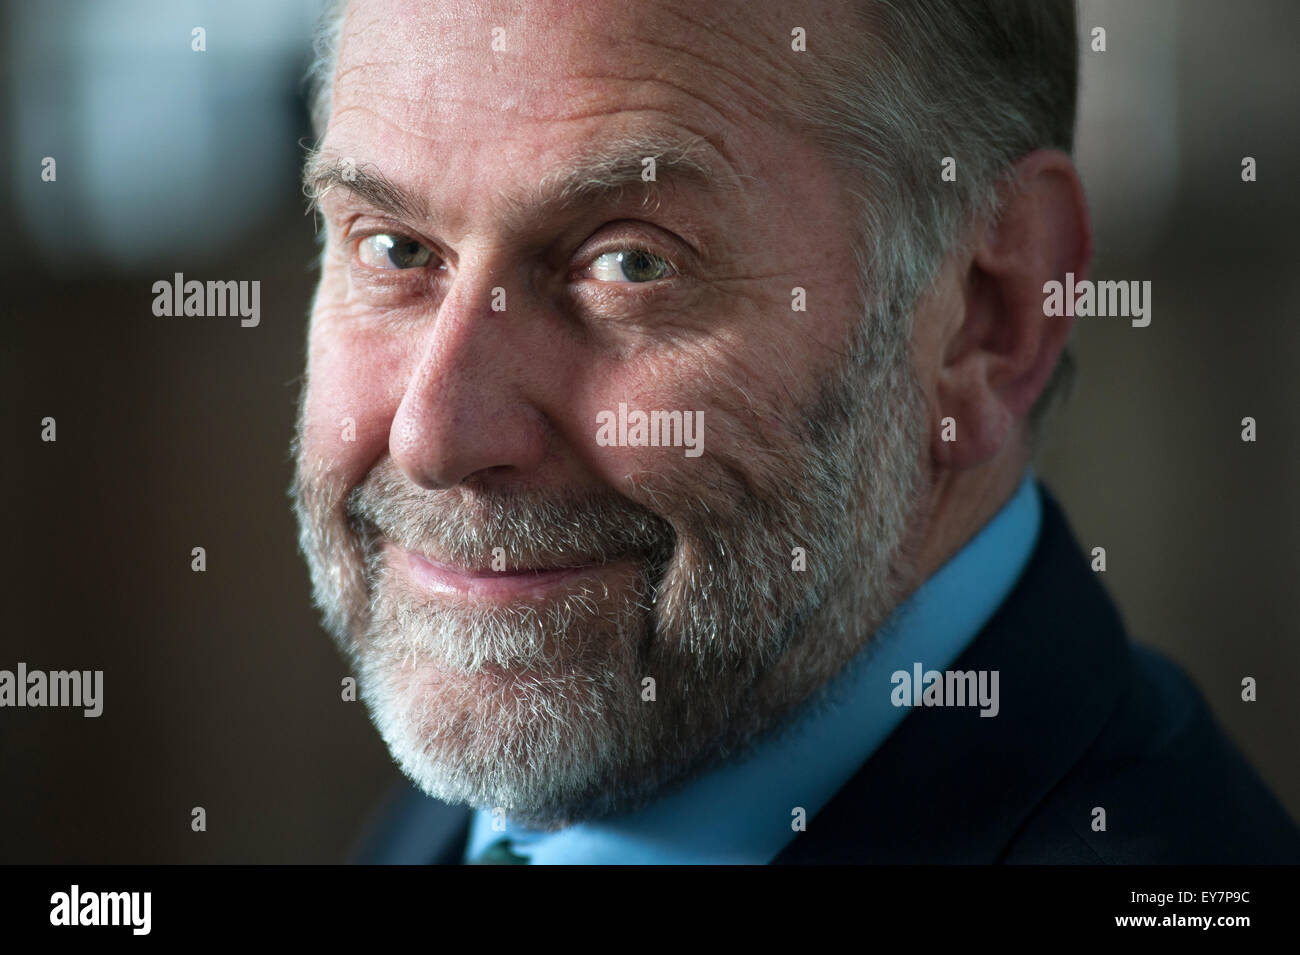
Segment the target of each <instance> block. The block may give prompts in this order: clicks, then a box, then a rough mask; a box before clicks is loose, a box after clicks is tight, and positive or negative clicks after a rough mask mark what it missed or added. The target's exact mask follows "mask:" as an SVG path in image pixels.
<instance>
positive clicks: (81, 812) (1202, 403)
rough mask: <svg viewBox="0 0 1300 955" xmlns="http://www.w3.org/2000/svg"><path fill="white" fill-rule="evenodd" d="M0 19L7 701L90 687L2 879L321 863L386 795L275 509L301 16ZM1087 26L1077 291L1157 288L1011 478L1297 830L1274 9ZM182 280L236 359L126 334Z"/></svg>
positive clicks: (200, 332) (294, 230)
mask: <svg viewBox="0 0 1300 955" xmlns="http://www.w3.org/2000/svg"><path fill="white" fill-rule="evenodd" d="M2 9H3V15H2V16H0V30H2V31H3V35H2V36H0V49H2V50H3V56H4V59H3V69H4V86H3V93H4V96H3V100H0V216H2V217H3V221H4V224H5V225H4V228H0V275H2V276H3V281H4V289H5V294H4V304H3V309H4V321H3V336H4V348H3V357H2V358H0V376H2V380H3V382H4V394H5V400H4V402H3V409H2V410H0V415H2V416H3V426H4V429H5V430H4V434H5V438H6V443H5V447H6V449H7V450H6V466H5V467H4V468H3V473H4V481H5V485H4V488H3V491H4V500H5V506H4V520H5V536H6V538H7V539H8V540H9V546H8V548H7V551H6V555H5V558H6V563H5V567H4V569H3V580H4V582H5V583H4V586H5V588H6V594H5V606H6V607H7V610H6V611H5V613H6V614H7V619H6V621H5V625H4V627H3V628H2V629H0V668H5V669H10V670H12V669H14V668H15V667H16V665H17V663H18V661H23V662H26V663H27V664H28V666H29V667H32V668H40V669H46V670H54V669H74V668H75V669H92V670H93V669H102V670H104V671H105V675H104V682H105V686H104V701H105V702H104V715H103V716H101V717H100V718H98V719H86V718H83V717H82V716H81V713H80V711H79V710H68V709H44V710H42V709H12V708H6V709H4V710H0V783H2V785H0V832H3V833H4V837H3V839H0V862H179V861H193V862H331V861H339V860H341V859H342V858H343V857H344V855H345V853H346V851H347V850H348V848H349V846H350V844H351V841H352V839H353V838H354V836H355V834H356V831H357V829H358V826H359V825H360V823H361V821H362V819H363V818H364V816H365V814H366V812H367V810H368V809H369V808H370V807H372V806H373V804H374V803H375V801H376V800H377V799H378V798H379V797H380V795H381V794H382V793H383V792H384V791H385V790H386V789H387V788H388V786H389V785H391V784H392V783H393V782H394V781H395V780H397V779H398V773H397V770H396V769H395V768H394V767H393V765H392V762H391V760H390V759H389V756H388V753H387V750H386V749H385V747H384V746H383V743H382V742H381V740H380V739H379V737H378V735H377V734H376V733H375V732H374V730H373V729H372V728H371V726H370V723H369V721H368V720H367V718H366V714H365V711H364V709H363V706H362V704H360V703H345V702H342V701H341V699H340V680H341V679H342V678H343V677H344V676H346V675H347V671H346V668H345V666H344V663H343V661H342V660H341V659H340V658H339V657H338V656H337V655H336V653H335V651H334V649H333V646H332V644H331V643H330V642H329V640H328V638H327V637H326V636H325V635H324V633H323V632H322V631H321V629H320V628H319V626H318V623H317V619H316V616H315V613H314V611H313V610H312V608H311V604H310V590H309V585H308V581H307V573H306V569H305V567H304V565H303V563H302V561H301V559H300V558H299V557H298V555H297V552H296V537H295V535H296V531H295V527H294V523H293V519H292V517H291V514H290V511H289V507H288V498H287V494H286V492H287V488H288V486H289V482H290V477H291V472H292V469H291V464H290V459H289V452H288V445H289V440H290V437H291V435H292V431H293V420H294V408H295V401H296V398H297V388H298V379H299V376H300V374H301V372H302V365H303V352H304V334H305V330H306V314H307V309H308V306H309V303H310V296H311V293H312V288H313V281H314V274H313V269H312V262H313V257H314V254H315V244H314V240H313V224H312V220H311V219H310V218H309V217H307V216H306V215H304V205H303V201H302V198H301V194H300V191H299V187H298V182H297V170H298V164H299V162H300V160H301V157H302V147H301V143H300V141H302V140H305V139H306V138H307V137H309V135H310V133H309V129H308V123H307V119H306V113H305V108H304V104H303V96H302V90H301V84H300V80H301V77H302V75H303V72H304V70H305V68H306V65H307V63H308V61H309V58H310V34H311V28H312V25H313V23H314V20H315V17H316V13H317V9H318V5H317V2H316V0H274V2H266V0H225V2H222V3H197V2H188V0H170V2H164V0H153V2H147V0H114V2H111V3H108V2H106V3H80V2H75V3H74V2H64V0H50V2H42V3H10V4H8V5H6V6H4V7H3V8H2ZM1094 26H1103V27H1105V28H1106V31H1107V49H1106V52H1105V53H1094V52H1092V51H1091V50H1090V49H1089V42H1088V40H1089V32H1090V30H1091V28H1092V27H1094ZM195 27H203V28H204V30H205V31H206V36H205V41H206V50H205V51H203V52H195V51H194V50H192V48H191V46H192V40H193V35H192V30H193V29H194V28H195ZM1080 28H1081V29H1080V33H1081V36H1080V42H1081V49H1082V50H1083V52H1082V54H1081V57H1082V76H1083V88H1082V100H1081V121H1080V127H1079V138H1078V141H1079V149H1078V160H1079V164H1080V168H1081V169H1082V172H1083V175H1084V180H1085V184H1086V186H1087V188H1088V192H1089V198H1090V200H1091V203H1092V208H1093V213H1094V216H1095V222H1096V226H1097V238H1098V256H1097V260H1096V264H1095V268H1094V270H1093V277H1094V278H1112V279H1124V280H1130V279H1138V280H1147V279H1149V280H1150V281H1151V282H1152V283H1153V290H1152V304H1153V311H1152V315H1153V318H1152V322H1151V324H1150V326H1149V327H1147V328H1133V327H1131V326H1130V324H1129V322H1128V321H1127V320H1122V319H1091V320H1089V319H1080V320H1079V321H1078V323H1077V325H1078V330H1077V331H1076V334H1075V338H1074V348H1075V351H1076V353H1077V355H1078V358H1079V370H1080V373H1079V376H1078V379H1077V384H1076V387H1075V389H1074V394H1073V396H1072V398H1071V399H1070V402H1069V403H1068V404H1067V405H1066V406H1065V407H1064V408H1063V409H1062V410H1061V411H1060V412H1058V413H1057V414H1056V415H1055V417H1054V418H1053V419H1052V423H1051V426H1050V428H1049V433H1048V436H1047V438H1046V440H1045V443H1044V446H1043V449H1042V453H1041V454H1040V458H1039V463H1038V471H1039V473H1040V475H1041V476H1042V477H1043V478H1044V479H1045V480H1046V482H1047V483H1048V484H1049V486H1051V487H1052V488H1053V489H1054V490H1055V491H1056V493H1057V495H1058V497H1059V498H1060V499H1061V500H1062V501H1063V503H1064V504H1065V506H1066V509H1067V511H1068V512H1069V515H1070V517H1071V519H1072V521H1073V524H1074V527H1075V530H1076V532H1077V534H1078V536H1079V538H1080V541H1081V543H1082V544H1083V545H1084V547H1085V549H1090V548H1091V547H1094V546H1104V547H1105V548H1106V550H1107V557H1108V570H1107V572H1106V574H1105V576H1104V582H1105V583H1106V584H1107V585H1108V587H1109V589H1110V591H1111V592H1112V593H1113V594H1114V595H1115V597H1116V598H1117V599H1118V601H1119V604H1120V606H1121V609H1122V611H1123V613H1124V616H1125V618H1126V620H1127V621H1128V623H1129V625H1130V628H1131V630H1132V632H1133V634H1134V636H1135V638H1136V639H1138V640H1139V641H1143V642H1147V643H1150V644H1152V645H1155V646H1157V647H1159V648H1161V649H1163V650H1164V651H1166V652H1167V653H1169V654H1170V655H1171V656H1173V657H1174V659H1176V660H1177V661H1179V662H1180V663H1181V664H1182V665H1183V666H1184V667H1185V668H1186V669H1187V670H1188V671H1189V672H1190V673H1191V675H1192V676H1193V678H1194V679H1195V681H1196V682H1197V683H1198V684H1199V685H1200V687H1201V688H1202V690H1203V691H1204V692H1205V694H1206V696H1207V698H1208V699H1209V701H1210V703H1211V705H1212V706H1213V708H1214V710H1215V711H1216V713H1217V715H1218V717H1219V718H1220V720H1221V721H1222V723H1223V724H1224V726H1225V727H1226V729H1227V731H1228V732H1229V734H1230V735H1231V736H1232V737H1233V739H1234V740H1235V741H1236V742H1237V743H1238V744H1239V745H1240V747H1241V748H1242V749H1243V750H1244V752H1245V753H1246V755H1247V756H1248V757H1249V758H1250V759H1251V760H1252V761H1253V762H1254V763H1255V764H1256V766H1257V767H1258V768H1259V770H1260V772H1261V773H1262V775H1263V776H1264V778H1265V779H1266V780H1267V781H1268V783H1269V784H1270V785H1271V786H1272V788H1273V789H1274V791H1275V792H1276V793H1277V794H1278V796H1279V797H1280V798H1281V799H1282V801H1283V802H1284V803H1285V804H1286V805H1287V806H1288V808H1289V809H1290V811H1291V813H1292V814H1293V815H1295V816H1300V761H1298V758H1297V745H1296V742H1295V741H1296V739H1297V738H1300V699H1298V698H1297V696H1296V693H1295V685H1296V675H1297V673H1298V672H1300V640H1298V639H1297V638H1298V637H1300V625H1298V624H1297V610H1296V603H1297V601H1296V584H1295V582H1294V577H1295V575H1296V570H1297V565H1298V563H1300V562H1297V560H1296V557H1295V555H1296V553H1297V549H1298V548H1300V513H1298V510H1300V508H1298V505H1297V503H1296V499H1295V491H1296V489H1297V485H1300V452H1298V451H1297V439H1296V435H1297V434H1300V400H1297V392H1296V385H1295V377H1294V376H1295V373H1296V370H1297V369H1298V368H1300V328H1298V327H1297V319H1298V318H1300V315H1297V309H1296V306H1295V302H1296V301H1297V300H1298V299H1300V272H1298V271H1297V268H1296V263H1297V262H1298V261H1300V230H1297V229H1296V227H1295V222H1296V221H1297V216H1298V214H1300V192H1298V191H1297V186H1296V170H1297V169H1300V132H1298V131H1297V123H1296V117H1297V116H1300V82H1298V80H1300V65H1298V64H1297V60H1296V57H1295V51H1296V49H1297V38H1298V37H1300V4H1296V3H1294V2H1291V0H1242V2H1238V3H1233V4H1223V3H1220V2H1217V0H1187V2H1175V0H1146V2H1143V3H1141V4H1133V3H1126V2H1104V3H1102V2H1083V3H1081V5H1080ZM1244 156H1253V157H1255V159H1256V160H1257V162H1258V181H1257V182H1254V183H1243V182H1242V181H1241V175H1240V172H1241V160H1242V157H1244ZM45 157H53V158H54V159H55V161H56V163H57V165H56V167H55V168H56V179H55V181H53V182H45V181H43V180H42V176H41V173H42V160H43V159H44V158H45ZM176 272H183V273H184V274H185V276H186V278H187V279H189V278H194V279H199V280H207V279H222V280H229V279H234V280H254V279H256V280H260V282H261V322H260V325H259V326H258V327H256V328H242V327H240V322H239V319H238V318H188V319H180V320H171V319H166V318H158V317H155V316H154V314H153V312H152V303H153V298H154V296H153V292H152V285H153V283H154V282H155V281H158V280H170V279H171V278H172V275H173V273H176ZM1247 415H1249V416H1252V417H1254V418H1255V419H1256V420H1257V421H1258V428H1259V440H1258V441H1257V442H1256V443H1254V444H1247V443H1243V442H1242V441H1241V439H1240V431H1241V425H1240V421H1241V419H1242V418H1243V417H1245V416H1247ZM47 416H49V417H53V418H55V419H56V420H57V428H58V432H57V434H58V440H57V442H56V443H44V442H42V441H41V440H40V430H41V424H40V423H41V420H42V419H43V418H45V417H47ZM196 546H202V547H204V548H206V551H207V571H206V572H205V573H201V574H200V573H194V572H193V571H191V569H190V562H191V556H190V553H191V549H192V548H193V547H196ZM1245 676H1253V677H1255V678H1256V679H1257V680H1258V682H1259V699H1258V701H1257V702H1255V703H1244V702H1242V701H1241V696H1240V693H1241V689H1240V687H1241V680H1242V678H1243V677H1245ZM195 806H202V807H204V808H205V809H206V811H207V822H208V829H207V832H204V833H195V832H193V831H191V827H190V820H191V809H192V808H193V807H195Z"/></svg>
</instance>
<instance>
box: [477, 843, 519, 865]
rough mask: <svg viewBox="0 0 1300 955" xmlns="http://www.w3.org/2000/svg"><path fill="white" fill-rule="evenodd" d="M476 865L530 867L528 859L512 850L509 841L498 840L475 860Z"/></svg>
mask: <svg viewBox="0 0 1300 955" xmlns="http://www.w3.org/2000/svg"><path fill="white" fill-rule="evenodd" d="M474 864H475V865H528V857H527V856H521V855H519V854H517V853H515V852H513V851H511V849H510V840H509V839H498V840H497V841H496V842H494V843H492V845H490V846H488V847H487V848H486V849H484V850H483V854H482V855H480V856H479V857H478V858H477V859H475V860H474Z"/></svg>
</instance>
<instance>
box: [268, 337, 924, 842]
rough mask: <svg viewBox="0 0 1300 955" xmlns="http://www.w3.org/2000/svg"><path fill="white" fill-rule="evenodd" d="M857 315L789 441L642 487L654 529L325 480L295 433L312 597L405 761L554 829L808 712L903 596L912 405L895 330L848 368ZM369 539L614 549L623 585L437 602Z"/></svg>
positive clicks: (431, 790) (917, 464)
mask: <svg viewBox="0 0 1300 955" xmlns="http://www.w3.org/2000/svg"><path fill="white" fill-rule="evenodd" d="M873 325H874V323H864V330H863V331H862V332H861V333H860V334H859V335H858V337H857V338H856V339H855V341H854V343H853V346H852V348H851V350H850V354H849V356H848V360H847V361H845V362H844V365H843V367H842V368H841V369H839V371H838V373H837V374H833V375H832V376H830V379H829V383H828V384H827V385H826V387H824V388H823V389H822V390H821V392H820V393H819V394H818V396H817V399H816V400H815V401H814V402H813V403H812V404H811V406H810V407H809V408H807V409H805V410H804V411H803V413H802V414H801V415H800V416H798V417H797V418H795V419H794V420H795V421H796V422H797V427H796V428H794V429H792V430H793V431H794V432H795V433H786V434H785V435H782V436H773V435H771V434H755V435H753V437H754V440H755V443H756V445H755V446H756V447H761V448H763V450H764V453H763V454H761V455H760V454H756V455H755V456H754V457H753V458H752V459H747V461H746V463H747V464H749V465H750V468H749V471H748V472H747V473H746V475H745V476H744V477H737V476H736V472H735V471H734V469H726V468H725V467H722V466H716V465H715V466H713V467H709V466H708V464H707V463H704V462H707V457H706V458H705V459H700V461H701V462H702V463H701V464H700V468H701V472H702V473H701V475H700V477H699V478H698V480H696V481H693V482H692V485H691V486H690V487H687V488H682V487H680V486H678V487H676V488H671V487H667V486H659V487H653V486H648V485H647V486H645V487H644V488H643V490H644V491H645V492H646V497H647V499H650V500H655V501H661V500H662V501H665V502H671V503H672V504H673V505H675V506H676V508H677V509H676V510H675V511H674V512H673V513H672V516H671V517H670V518H665V517H664V516H661V515H659V514H656V513H654V512H652V511H650V510H649V509H647V508H644V507H642V506H640V505H638V504H633V503H632V502H631V501H629V500H627V499H625V498H621V497H617V496H611V497H609V498H603V499H594V498H593V499H582V500H567V501H556V500H555V499H554V498H553V497H551V498H538V497H533V496H531V495H511V496H492V495H487V494H484V495H478V496H474V497H473V498H472V499H470V498H468V497H467V494H466V492H464V491H463V490H460V489H453V490H451V491H446V492H426V491H421V490H419V489H417V488H414V487H413V486H412V485H411V484H410V483H409V482H407V481H405V479H404V478H403V477H402V475H401V474H400V472H398V471H397V469H396V467H395V466H394V465H393V463H392V461H391V459H388V458H385V459H384V460H383V461H381V462H380V463H379V464H378V465H377V466H376V467H375V468H374V469H373V470H372V471H371V472H370V474H369V475H367V477H366V479H365V480H364V481H363V482H362V483H361V484H360V485H358V486H357V487H356V488H354V489H351V490H350V491H345V489H342V488H339V487H338V486H337V482H331V481H330V480H329V479H328V478H327V477H326V476H323V475H321V474H320V472H319V471H314V472H313V471H312V470H311V469H310V468H309V466H308V463H307V461H306V460H305V458H304V456H303V454H302V453H301V434H302V427H301V423H300V426H299V436H300V437H299V439H298V442H297V445H298V448H299V454H298V456H297V459H298V474H297V477H296V479H295V486H294V497H295V509H296V512H297V514H298V518H299V528H300V541H301V545H302V549H303V552H304V554H305V556H306V557H307V560H308V564H309V566H310V568H311V571H312V580H313V586H314V590H315V597H316V602H317V605H318V606H319V607H320V608H321V610H322V611H323V614H324V619H325V624H326V627H327V629H329V630H330V632H331V634H332V635H333V636H334V638H335V640H336V641H337V642H338V643H339V645H340V647H341V648H342V649H343V651H344V652H345V653H346V654H347V656H348V657H349V659H350V660H351V662H352V664H353V666H354V668H355V672H356V673H357V676H358V683H359V686H360V689H361V698H362V699H363V700H364V702H365V704H366V706H367V708H368V710H369V712H370V716H371V719H372V720H373V722H374V724H375V726H376V727H377V728H378V730H379V732H380V734H381V735H382V737H383V739H384V741H385V742H386V743H387V745H388V747H389V749H390V751H391V752H392V754H393V757H394V759H395V760H396V761H397V763H398V765H399V766H400V767H401V769H402V771H403V772H404V773H405V774H406V775H407V776H408V777H410V779H411V780H412V781H413V782H414V783H415V784H416V785H417V786H418V787H419V788H420V789H421V790H422V791H424V792H425V793H427V794H429V795H430V796H433V797H435V798H438V799H441V800H444V801H446V802H449V803H464V804H467V805H470V806H473V807H476V808H497V807H501V808H504V809H505V810H506V812H507V813H508V814H509V816H510V817H511V818H512V819H513V820H514V821H516V822H518V823H520V824H523V825H527V826H530V827H533V828H546V829H553V828H558V827H560V826H564V825H567V824H570V823H572V822H575V821H579V820H583V819H589V818H594V817H598V816H601V815H605V814H608V813H613V812H624V811H629V810H633V809H635V808H638V807H640V806H642V805H645V804H646V803H648V802H650V801H652V800H653V799H654V798H655V797H656V796H657V795H659V794H661V793H662V792H663V791H664V789H665V787H668V786H670V785H671V784H673V783H674V782H677V781H679V780H681V779H683V778H684V777H686V776H688V775H690V774H693V773H698V772H700V771H702V770H704V769H706V768H708V767H709V766H712V765H716V764H717V763H718V762H720V761H722V760H724V759H727V758H734V757H736V756H738V755H740V754H743V753H744V752H745V751H747V750H748V749H749V748H750V747H751V746H753V745H754V744H755V743H756V742H758V741H760V740H761V739H762V738H764V737H765V736H766V735H767V734H769V733H771V732H774V731H777V730H779V729H780V728H782V727H783V726H785V725H787V724H788V723H789V721H790V720H791V719H792V718H793V717H794V716H795V714H796V713H797V712H799V711H800V709H801V706H802V705H808V704H810V703H812V702H813V701H814V700H816V699H817V696H818V691H819V690H821V689H822V688H823V687H824V686H825V685H826V683H827V682H828V681H829V680H830V679H831V678H832V677H833V676H834V675H835V674H836V673H837V672H838V671H839V670H840V669H841V668H842V667H843V666H844V665H845V664H846V663H847V662H848V661H849V660H850V659H851V658H852V657H853V656H854V655H855V654H856V653H857V652H858V651H859V650H861V649H862V647H863V646H864V645H865V644H866V643H867V642H868V640H869V639H870V637H871V635H872V634H874V632H875V631H876V629H877V628H878V627H879V625H880V624H881V623H883V622H884V620H885V619H886V617H887V616H888V614H889V613H890V612H891V611H892V610H893V608H894V607H895V606H897V604H898V602H899V601H900V600H901V599H902V596H903V595H904V594H905V592H906V590H907V589H908V588H909V587H910V586H911V584H912V576H913V570H914V559H913V557H912V555H911V553H910V550H911V548H910V542H909V540H908V537H907V534H908V529H909V527H910V526H911V525H912V523H913V520H914V519H915V517H916V515H917V512H918V508H919V507H920V506H921V502H922V501H923V500H924V497H925V494H924V492H925V490H926V489H925V488H924V487H923V486H922V483H923V470H922V467H921V454H922V449H923V443H922V433H923V432H922V428H923V425H924V413H925V404H924V399H923V396H922V395H921V394H920V392H919V389H918V388H917V385H916V383H915V379H914V377H913V375H912V372H911V368H910V364H909V362H908V355H907V349H906V341H905V340H903V341H902V342H901V343H900V342H895V343H894V346H893V347H892V348H891V347H890V346H888V345H886V346H885V354H883V355H882V354H880V352H879V351H877V353H876V354H874V355H871V357H870V358H868V341H869V340H870V339H869V336H868V334H867V332H866V328H867V327H868V326H873ZM870 346H871V348H873V349H877V350H879V349H881V348H882V344H881V339H880V338H875V339H874V340H870ZM873 415H874V416H875V417H873ZM742 420H744V419H742ZM748 420H753V421H762V420H765V419H764V417H763V416H762V415H761V414H759V415H754V416H752V418H751V419H748ZM742 426H743V425H737V427H742ZM781 439H784V441H785V442H786V444H785V446H784V447H780V448H775V449H774V448H773V447H772V446H773V443H774V441H776V440H781ZM382 537H388V538H389V539H391V540H392V541H394V542H395V543H397V544H398V545H400V546H402V547H406V548H407V549H411V550H417V551H423V552H425V553H434V554H439V555H441V556H442V557H443V558H444V559H447V560H449V561H460V562H463V563H464V564H466V565H470V566H476V565H481V563H482V559H483V556H484V555H485V554H490V553H491V552H492V548H494V547H501V548H503V549H504V551H505V552H506V553H507V554H510V555H511V556H512V558H514V557H516V555H518V557H519V563H520V564H522V565H528V564H530V563H543V564H544V563H545V562H546V561H545V560H536V558H539V557H541V558H547V559H550V560H552V561H559V560H562V559H563V558H565V557H568V558H572V557H574V556H575V555H580V556H581V557H582V558H583V560H582V561H572V563H580V562H587V561H588V560H595V561H597V562H599V561H603V560H613V559H628V558H634V559H635V560H636V561H637V562H638V567H639V572H638V573H637V575H636V576H637V580H636V583H635V584H634V586H632V587H631V588H629V589H628V591H627V592H626V593H622V594H614V595H611V594H609V593H607V592H605V589H604V588H603V586H602V585H600V584H599V583H598V582H597V581H595V579H594V578H593V579H591V580H588V581H585V582H584V581H581V580H579V581H577V582H576V583H575V585H574V586H573V587H571V588H570V589H568V590H566V592H565V593H564V595H562V596H559V597H556V598H554V599H552V600H551V601H549V602H548V603H547V604H546V605H545V606H544V607H540V608H539V607H532V606H517V607H515V606H506V607H502V606H496V605H493V606H486V607H485V606H481V605H449V604H448V603H446V602H440V601H437V600H434V599H431V598H430V597H429V596H427V595H423V594H420V593H418V592H415V591H413V590H412V589H411V588H409V587H407V586H406V585H405V583H404V582H403V580H402V579H401V578H400V577H399V576H398V575H396V574H394V573H393V572H392V569H391V567H390V566H389V565H388V564H386V563H385V562H384V561H383V560H382V559H381V552H380V550H379V541H380V539H381V538H382ZM431 545H432V546H431ZM794 547H803V548H805V549H806V551H807V569H806V570H805V571H795V570H792V569H791V560H792V557H791V554H792V549H793V548H794ZM524 558H528V559H524ZM647 678H649V679H651V680H653V681H654V683H653V686H654V699H653V700H649V699H646V698H645V697H646V695H647V688H648V685H647V684H646V683H645V682H644V681H645V680H646V679H647Z"/></svg>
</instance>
